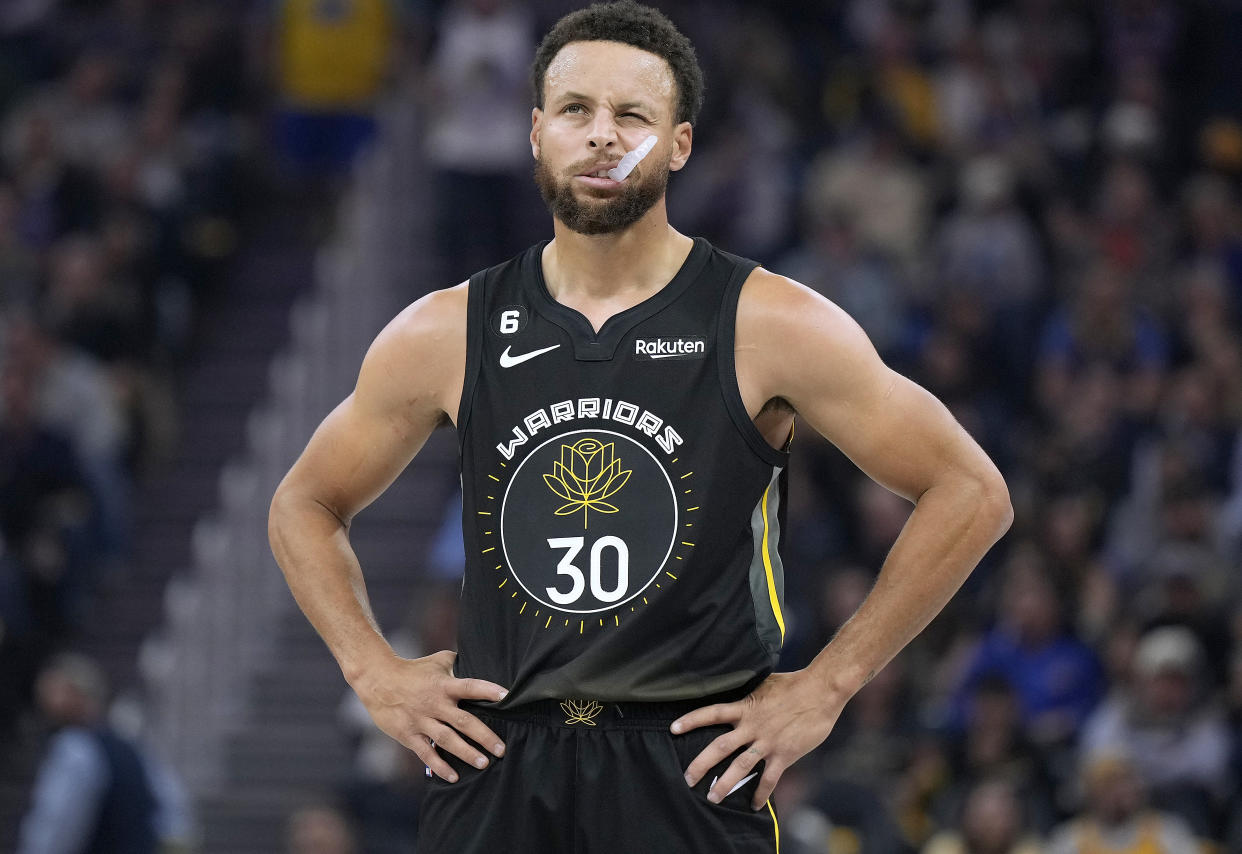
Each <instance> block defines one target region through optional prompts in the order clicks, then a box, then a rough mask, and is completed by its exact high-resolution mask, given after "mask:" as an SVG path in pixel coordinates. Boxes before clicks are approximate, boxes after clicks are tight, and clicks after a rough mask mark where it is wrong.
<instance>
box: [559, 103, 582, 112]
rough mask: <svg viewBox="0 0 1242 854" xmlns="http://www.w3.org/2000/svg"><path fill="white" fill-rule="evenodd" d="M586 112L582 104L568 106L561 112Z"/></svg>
mask: <svg viewBox="0 0 1242 854" xmlns="http://www.w3.org/2000/svg"><path fill="white" fill-rule="evenodd" d="M584 110H586V107H584V106H582V105H581V104H566V105H565V109H563V110H561V112H562V113H580V112H583V111H584Z"/></svg>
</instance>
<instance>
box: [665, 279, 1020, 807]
mask: <svg viewBox="0 0 1242 854" xmlns="http://www.w3.org/2000/svg"><path fill="white" fill-rule="evenodd" d="M735 346H736V351H737V352H736V356H737V358H736V365H737V378H738V385H739V387H740V389H741V393H742V401H743V403H744V404H745V405H746V410H747V412H748V413H749V414H750V415H751V417H752V418H754V419H755V423H756V426H757V427H758V428H759V430H760V431H761V432H762V433H763V434H764V435H765V436H767V437H768V439H769V441H772V440H777V441H779V439H780V438H783V437H784V436H786V435H788V430H789V427H790V424H791V422H792V413H791V412H790V409H789V408H788V407H782V406H770V405H769V403H770V402H772V401H784V402H785V403H788V404H789V407H792V409H793V410H796V411H797V412H798V413H799V414H801V415H802V417H803V418H804V419H805V420H806V422H807V423H808V424H809V425H810V426H811V427H812V428H814V429H815V430H816V431H818V432H819V433H821V434H822V435H823V436H824V437H825V438H827V439H828V440H829V441H830V442H832V443H833V444H835V445H836V446H837V447H838V448H840V449H841V450H842V451H843V452H844V453H845V454H846V455H847V456H848V457H849V458H850V459H851V460H853V461H854V463H856V464H857V465H858V467H859V468H860V469H862V470H863V471H864V472H865V473H866V474H867V475H869V476H870V477H872V478H873V479H874V480H876V481H877V482H879V483H881V484H883V485H884V486H886V487H888V488H889V489H891V490H892V491H893V492H895V493H897V494H898V495H902V496H904V497H906V498H908V499H909V500H910V501H913V502H914V504H915V509H914V512H913V513H912V514H911V515H910V518H909V520H908V521H907V522H906V525H905V527H904V528H903V529H902V532H901V534H900V536H898V538H897V542H896V543H895V544H894V545H893V548H892V550H891V551H890V552H889V555H888V558H887V559H886V560H885V561H884V566H883V567H881V569H880V574H879V577H878V578H877V579H876V583H875V586H874V587H873V588H872V590H871V593H870V594H869V595H868V596H867V598H866V600H865V601H864V602H863V604H862V606H861V607H859V609H858V612H857V613H855V614H854V616H853V617H851V618H850V619H849V620H848V621H847V622H846V624H845V625H844V626H842V627H841V630H840V631H839V632H837V636H836V637H835V638H833V640H832V642H831V643H829V644H828V646H826V647H825V648H824V649H823V650H822V651H821V652H820V653H819V655H817V656H816V657H815V659H814V660H813V661H812V662H811V664H810V665H808V666H807V667H806V668H805V669H804V670H800V671H797V672H796V673H773V674H771V675H769V676H768V678H767V679H766V680H764V682H763V683H762V684H760V685H759V687H757V688H756V689H755V690H754V691H753V692H751V694H750V695H749V696H747V697H746V698H745V699H743V700H740V701H738V702H735V703H725V704H717V705H713V706H706V707H704V708H701V709H696V710H695V711H693V712H690V713H689V714H687V715H684V716H682V717H681V718H679V719H678V720H677V721H674V722H673V724H672V731H673V732H674V733H684V732H686V731H687V730H690V729H694V728H696V727H701V726H706V725H711V724H722V723H729V724H732V725H733V729H732V731H731V732H728V733H724V734H722V735H720V736H718V737H717V738H716V739H715V740H714V741H712V743H711V744H709V745H708V746H707V747H706V748H704V750H703V751H702V752H701V753H700V754H699V755H698V756H697V757H695V759H694V761H693V762H692V763H690V767H689V768H687V769H686V782H687V783H689V784H690V785H691V786H693V785H695V784H696V783H697V782H698V780H700V779H701V778H702V777H703V775H704V774H706V773H707V771H708V769H710V768H712V767H713V766H714V765H715V764H716V763H718V762H721V761H723V760H724V759H726V758H727V757H728V756H729V755H730V754H733V753H734V752H735V751H737V750H738V749H740V748H742V747H744V746H746V745H749V747H746V749H745V751H743V752H742V753H740V754H738V755H736V756H735V758H734V759H733V761H732V762H731V763H730V765H729V767H728V768H727V769H726V771H725V773H723V774H721V775H720V776H719V778H718V779H716V780H714V781H713V784H712V786H711V791H710V792H709V794H708V798H709V799H710V800H713V801H717V802H718V801H720V800H721V799H722V798H723V797H725V796H727V794H728V793H729V792H731V791H733V788H734V787H735V786H737V785H738V784H739V783H741V782H742V781H743V780H745V779H749V777H747V776H746V775H747V774H749V773H750V772H751V771H752V770H753V769H755V767H756V766H757V764H758V763H759V762H760V760H762V761H763V762H764V763H765V764H764V769H763V774H762V776H761V777H760V782H759V784H758V788H757V789H756V790H755V792H754V795H753V796H752V799H751V807H752V808H753V809H760V808H762V806H763V804H764V802H765V801H766V800H767V798H768V796H769V795H771V793H772V791H773V789H774V788H775V787H776V783H777V781H778V780H779V779H780V776H781V774H783V773H784V771H785V769H786V768H788V767H789V766H790V765H792V764H793V763H794V762H795V761H797V760H798V758H799V757H801V756H804V755H805V754H806V753H808V752H809V751H810V750H813V749H814V748H815V747H816V746H817V745H819V744H820V743H822V742H823V740H824V739H825V738H827V737H828V734H829V733H830V732H831V731H832V728H833V727H834V726H835V725H836V721H837V717H838V716H839V715H840V713H841V710H842V708H844V706H845V704H846V702H847V701H848V700H849V699H850V697H852V696H853V695H854V694H855V693H856V692H857V691H858V689H859V688H861V687H862V686H863V685H864V684H865V683H866V682H867V680H868V679H870V678H871V676H872V675H874V674H875V672H876V671H878V670H879V669H880V668H881V667H883V666H884V665H885V664H887V663H888V662H889V660H890V659H892V657H893V656H895V655H896V654H897V653H898V652H899V651H900V650H901V648H902V647H904V646H905V645H906V644H907V643H909V642H910V640H911V638H913V637H914V636H915V635H917V634H918V633H919V632H921V631H922V630H923V628H924V627H925V626H926V625H927V624H928V623H929V622H930V621H931V619H932V617H934V616H935V615H936V614H937V613H938V612H939V611H940V609H941V608H943V607H944V604H945V603H946V602H947V601H948V599H949V597H950V596H952V595H953V593H954V592H955V591H956V590H957V589H958V587H960V586H961V584H962V582H963V581H964V580H965V579H966V576H967V575H969V574H970V571H971V570H972V569H974V567H975V564H976V563H978V562H979V559H980V558H981V557H983V555H984V553H985V552H986V551H987V550H988V549H989V548H990V547H991V546H992V544H993V543H995V542H996V540H997V539H998V538H999V537H1000V536H1001V534H1003V533H1004V532H1005V529H1006V528H1008V526H1009V523H1010V519H1011V515H1012V510H1011V509H1010V505H1009V494H1008V491H1007V490H1006V488H1005V484H1004V482H1003V481H1002V480H1001V477H1000V474H999V473H998V472H997V470H996V467H995V466H994V465H992V462H991V460H989V459H988V458H987V455H986V454H984V453H983V451H982V450H981V449H980V448H979V446H978V445H976V444H975V443H974V441H973V440H972V439H971V438H970V436H968V435H967V434H966V431H965V430H963V429H962V428H961V426H960V425H958V423H957V422H956V421H954V420H953V417H952V416H951V415H950V414H949V412H948V410H946V409H945V407H944V406H943V405H942V404H941V403H940V402H939V401H938V400H936V399H935V398H934V397H932V396H931V395H930V394H928V393H927V392H926V391H924V390H923V389H921V388H919V387H918V386H917V385H915V384H914V383H912V382H910V381H909V380H907V379H905V378H904V377H902V376H900V375H898V374H896V373H894V372H893V371H891V370H890V369H889V368H888V367H887V366H885V365H884V363H883V362H882V361H881V360H880V357H879V356H878V355H877V354H876V352H875V350H874V348H873V347H872V346H871V343H870V342H869V341H868V340H867V337H866V335H864V334H863V332H862V330H861V329H859V328H858V325H857V324H856V323H854V321H853V320H851V319H850V318H849V317H848V316H847V315H846V314H845V313H844V312H842V311H841V310H840V309H839V308H837V307H836V306H834V305H833V304H832V303H830V302H828V301H827V300H825V299H824V298H823V297H821V296H819V295H818V294H816V293H815V292H813V291H811V290H809V289H808V288H804V287H803V286H801V285H799V284H797V283H796V282H792V281H790V280H788V279H785V278H782V277H780V276H774V275H772V274H771V273H768V272H767V271H765V270H756V271H755V272H754V273H752V274H751V276H750V278H749V279H748V280H747V282H746V284H745V286H744V287H743V288H742V294H741V298H740V300H739V302H738V313H737V327H736V345H735ZM756 773H757V772H756ZM752 776H753V775H752Z"/></svg>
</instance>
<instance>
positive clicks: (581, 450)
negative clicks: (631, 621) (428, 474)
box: [499, 430, 679, 614]
mask: <svg viewBox="0 0 1242 854" xmlns="http://www.w3.org/2000/svg"><path fill="white" fill-rule="evenodd" d="M678 517H679V510H678V506H677V493H676V492H675V490H674V487H673V482H672V479H671V478H670V476H669V474H668V472H667V471H665V468H664V466H663V465H661V463H660V462H659V460H657V459H656V457H655V455H654V454H653V453H652V452H651V451H650V450H648V449H647V448H646V447H645V446H644V445H643V444H641V443H639V442H638V441H637V440H635V439H632V438H630V437H628V436H625V435H622V434H621V433H614V432H612V431H610V430H574V431H570V432H568V433H562V434H561V435H559V436H555V437H552V438H550V439H548V440H547V441H545V442H544V443H543V444H541V445H539V446H538V447H537V448H535V449H534V450H532V451H531V452H530V453H529V454H527V455H526V457H525V458H524V459H523V460H522V462H521V464H520V465H518V467H517V469H515V470H514V472H513V474H512V475H511V476H510V478H509V482H508V484H507V485H506V487H505V492H504V497H503V502H502V504H501V510H500V531H499V533H500V544H501V547H502V549H503V552H504V560H505V563H506V564H507V565H508V567H509V571H510V572H511V573H512V574H513V577H514V580H515V581H517V582H518V584H520V585H521V587H522V589H523V590H525V591H526V592H527V593H528V594H530V596H531V597H532V598H533V599H535V600H537V601H538V602H539V603H541V604H542V605H544V606H547V607H549V608H552V609H554V610H556V611H560V612H563V613H569V614H594V613H598V612H603V611H609V610H613V609H616V608H618V607H620V606H621V605H624V604H626V603H627V602H629V601H630V600H631V599H634V598H635V597H637V596H639V595H640V594H642V592H643V591H644V590H646V589H647V587H648V586H649V585H651V584H652V583H654V582H655V581H656V578H657V576H659V575H660V573H661V570H663V569H664V567H665V564H666V563H667V562H668V561H669V560H670V559H671V558H670V555H671V554H672V551H673V548H674V546H675V545H676V540H677V529H678Z"/></svg>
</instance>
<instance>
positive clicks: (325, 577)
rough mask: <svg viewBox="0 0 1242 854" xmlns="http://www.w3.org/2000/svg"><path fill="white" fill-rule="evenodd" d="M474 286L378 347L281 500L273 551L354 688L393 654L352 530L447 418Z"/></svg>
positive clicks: (400, 326)
mask: <svg viewBox="0 0 1242 854" xmlns="http://www.w3.org/2000/svg"><path fill="white" fill-rule="evenodd" d="M465 304H466V288H465V286H464V285H463V286H458V287H457V288H453V289H451V290H447V291H440V292H436V293H432V294H429V295H428V296H426V297H424V298H423V299H421V300H419V301H418V302H416V303H414V304H413V305H411V306H410V307H409V308H407V309H405V311H403V312H402V313H401V314H399V315H398V316H397V317H396V318H395V319H394V320H393V321H392V322H391V323H389V324H388V326H387V327H386V328H385V329H384V330H383V331H382V332H381V333H380V334H379V336H378V337H377V338H376V339H375V341H374V342H373V343H372V345H371V348H370V350H369V351H368V352H367V355H366V358H365V359H364V360H363V363H362V369H361V371H360V372H359V375H358V383H357V386H356V387H355V389H354V391H353V393H352V394H350V395H349V397H347V398H345V400H343V401H342V402H341V403H340V404H339V405H338V406H337V407H336V409H334V410H333V411H332V412H331V413H330V414H329V415H328V417H327V418H325V419H324V421H323V423H322V424H320V425H319V427H318V429H316V430H315V433H314V435H313V436H312V437H311V440H310V443H309V444H308V445H307V446H306V450H305V451H304V452H303V453H302V456H301V457H300V458H299V459H298V461H297V462H296V463H294V465H293V468H292V469H290V470H289V473H288V474H287V475H286V476H285V479H284V480H283V481H282V482H281V484H280V486H279V488H278V489H277V490H276V495H275V497H274V498H273V500H272V507H271V514H270V516H269V518H268V533H269V537H270V540H271V544H272V552H273V553H274V554H275V555H276V561H277V563H279V564H280V568H281V570H282V571H283V572H284V574H285V579H286V581H288V583H289V589H290V590H292V591H293V596H294V598H295V599H296V600H297V603H298V605H299V606H300V607H301V608H302V610H303V612H305V614H306V616H307V617H308V618H309V619H310V621H311V623H312V624H313V625H314V627H315V629H316V630H317V631H318V632H319V634H320V636H322V637H323V639H324V641H325V642H326V643H327V645H328V648H329V649H330V650H331V651H332V654H333V655H334V656H335V657H336V659H337V662H338V663H339V664H340V666H341V670H342V672H343V673H344V674H345V677H346V679H347V680H349V681H350V682H353V681H354V679H356V678H357V677H358V676H359V675H360V674H361V673H362V672H363V671H364V670H365V669H366V668H367V667H368V665H369V664H370V663H372V662H374V661H375V660H377V659H379V658H383V657H385V656H391V655H392V654H393V653H392V650H391V647H389V646H388V643H387V642H386V641H385V640H384V638H383V637H382V636H381V635H380V632H379V628H378V627H377V626H376V624H375V618H374V616H373V615H372V613H371V607H370V603H369V602H368V600H367V593H366V585H365V582H364V581H363V576H362V570H361V567H359V565H358V559H357V557H356V556H355V555H354V551H353V549H352V548H351V547H350V544H349V524H350V520H351V519H353V517H354V515H355V514H356V513H358V511H360V510H362V509H363V508H364V507H366V506H367V505H368V504H370V503H371V502H372V501H374V500H375V499H376V498H377V497H378V496H379V495H380V493H382V492H383V491H384V490H385V489H387V488H388V486H389V485H390V484H391V483H392V482H393V481H394V480H395V479H396V477H397V475H398V474H400V473H401V471H402V470H403V469H405V467H406V466H407V465H409V463H410V461H411V460H412V459H413V458H414V455H415V454H416V453H417V452H418V450H419V449H420V448H421V447H422V446H423V443H424V442H426V441H427V437H428V436H430V435H431V432H432V431H433V430H434V429H435V428H436V426H437V425H438V424H440V423H441V422H442V421H443V420H444V419H445V418H446V417H448V414H449V413H451V414H452V416H453V417H454V418H455V417H456V413H457V400H458V398H459V397H460V395H461V387H462V379H463V376H464V374H465V354H466V342H465V329H466V319H465V318H466V307H465Z"/></svg>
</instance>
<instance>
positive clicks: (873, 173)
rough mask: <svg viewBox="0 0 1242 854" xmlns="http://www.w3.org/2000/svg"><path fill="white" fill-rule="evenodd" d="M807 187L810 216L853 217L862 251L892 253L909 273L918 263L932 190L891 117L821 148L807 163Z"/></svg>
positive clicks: (876, 121)
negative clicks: (808, 163) (906, 149)
mask: <svg viewBox="0 0 1242 854" xmlns="http://www.w3.org/2000/svg"><path fill="white" fill-rule="evenodd" d="M804 193H805V198H806V205H807V207H808V209H809V212H810V215H811V216H813V217H815V218H817V219H820V220H827V219H828V218H829V217H832V216H840V217H844V218H845V219H846V221H847V222H848V223H850V225H851V226H852V228H853V230H854V232H855V234H857V239H858V241H859V248H860V251H863V252H868V253H870V252H875V253H879V254H880V255H883V256H885V257H888V258H890V259H892V260H893V262H894V263H896V264H898V265H899V266H900V268H901V269H902V271H903V272H904V273H906V274H913V273H914V272H915V271H916V270H917V269H918V263H919V260H920V256H921V254H922V252H923V248H924V247H923V240H924V237H925V235H926V233H927V230H928V208H929V207H930V204H931V198H930V195H931V193H930V188H929V187H928V178H927V176H926V175H925V174H924V173H922V172H921V171H919V170H918V169H917V168H916V167H915V164H914V163H913V162H912V160H911V158H910V156H909V155H908V154H907V153H906V151H905V150H904V149H903V147H902V145H901V140H900V137H899V135H898V133H897V131H896V129H895V128H894V127H892V125H891V122H889V121H887V120H884V119H879V118H877V119H874V120H873V121H872V122H871V124H870V126H867V127H864V128H862V129H860V131H859V132H858V134H857V135H856V137H855V138H853V139H851V140H849V141H847V142H846V143H845V144H844V145H842V146H839V147H834V148H831V149H825V150H824V151H823V152H821V153H820V154H819V155H818V156H817V157H816V158H815V159H814V160H813V161H812V162H811V164H810V166H809V167H808V169H807V176H806V181H805V190H804Z"/></svg>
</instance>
